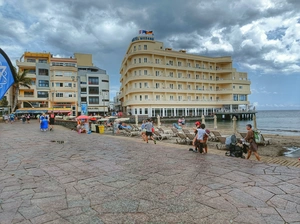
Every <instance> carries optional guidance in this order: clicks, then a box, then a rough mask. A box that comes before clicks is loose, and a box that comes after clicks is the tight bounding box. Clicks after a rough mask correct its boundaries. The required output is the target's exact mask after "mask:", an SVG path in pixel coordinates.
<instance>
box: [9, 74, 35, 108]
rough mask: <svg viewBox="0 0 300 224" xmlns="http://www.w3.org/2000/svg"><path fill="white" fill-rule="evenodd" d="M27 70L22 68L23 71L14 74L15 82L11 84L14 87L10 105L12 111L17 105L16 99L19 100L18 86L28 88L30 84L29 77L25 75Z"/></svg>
mask: <svg viewBox="0 0 300 224" xmlns="http://www.w3.org/2000/svg"><path fill="white" fill-rule="evenodd" d="M26 75H27V71H26V70H24V71H23V72H19V73H17V74H16V79H15V83H14V84H13V88H14V104H13V107H12V111H15V109H16V107H17V105H18V100H19V92H20V86H25V87H27V88H28V89H30V85H31V78H28V77H26Z"/></svg>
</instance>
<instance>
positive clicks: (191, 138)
mask: <svg viewBox="0 0 300 224" xmlns="http://www.w3.org/2000/svg"><path fill="white" fill-rule="evenodd" d="M185 135H186V137H187V138H188V144H192V143H193V141H194V138H195V134H191V133H189V134H185Z"/></svg>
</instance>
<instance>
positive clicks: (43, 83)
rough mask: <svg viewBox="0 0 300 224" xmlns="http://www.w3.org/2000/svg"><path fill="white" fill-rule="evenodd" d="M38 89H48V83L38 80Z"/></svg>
mask: <svg viewBox="0 0 300 224" xmlns="http://www.w3.org/2000/svg"><path fill="white" fill-rule="evenodd" d="M39 87H49V81H47V80H39Z"/></svg>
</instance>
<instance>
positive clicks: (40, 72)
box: [39, 68, 49, 76]
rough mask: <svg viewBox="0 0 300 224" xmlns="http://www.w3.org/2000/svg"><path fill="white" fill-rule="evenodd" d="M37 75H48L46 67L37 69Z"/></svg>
mask: <svg viewBox="0 0 300 224" xmlns="http://www.w3.org/2000/svg"><path fill="white" fill-rule="evenodd" d="M39 75H42V76H48V75H49V71H48V69H43V68H40V69H39Z"/></svg>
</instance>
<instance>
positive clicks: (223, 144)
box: [216, 136, 226, 149]
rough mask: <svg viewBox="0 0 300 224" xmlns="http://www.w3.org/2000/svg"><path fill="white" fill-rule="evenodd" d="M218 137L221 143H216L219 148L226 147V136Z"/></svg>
mask: <svg viewBox="0 0 300 224" xmlns="http://www.w3.org/2000/svg"><path fill="white" fill-rule="evenodd" d="M217 138H218V141H219V143H218V144H216V147H217V149H226V145H225V141H226V137H223V136H218V137H217Z"/></svg>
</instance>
